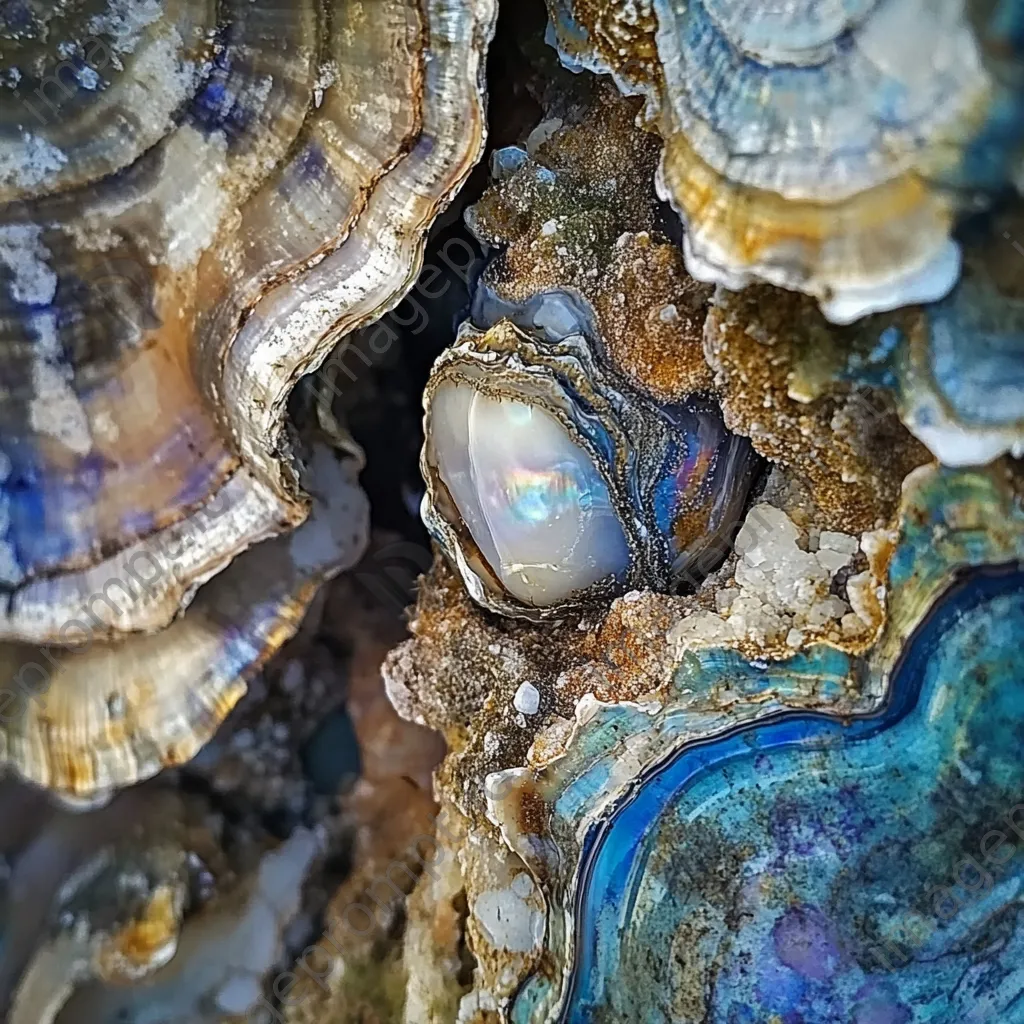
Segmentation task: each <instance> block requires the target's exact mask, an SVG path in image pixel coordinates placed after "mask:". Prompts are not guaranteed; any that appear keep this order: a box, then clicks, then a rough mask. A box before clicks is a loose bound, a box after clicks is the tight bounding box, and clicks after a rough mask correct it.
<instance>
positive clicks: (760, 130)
mask: <svg viewBox="0 0 1024 1024" xmlns="http://www.w3.org/2000/svg"><path fill="white" fill-rule="evenodd" d="M549 9H550V12H551V24H552V30H553V37H554V41H555V42H556V43H557V45H558V48H559V51H560V53H561V54H562V56H563V59H564V60H565V61H566V62H567V63H569V64H570V66H577V67H578V66H582V67H587V68H589V69H591V70H595V71H600V72H607V73H611V74H612V76H613V77H614V78H615V81H616V83H617V84H618V85H619V87H620V89H622V90H623V91H624V92H627V93H639V94H641V95H643V96H644V97H645V98H646V100H647V109H646V118H647V119H648V121H649V122H650V123H651V124H652V125H653V126H654V127H655V128H656V130H657V131H658V132H659V134H661V136H662V137H663V139H664V140H665V149H664V153H663V157H662V163H661V169H660V171H659V188H660V190H661V191H662V192H663V194H664V197H665V198H666V199H668V200H669V201H671V202H672V204H673V206H674V207H675V208H676V210H677V211H678V212H679V214H680V215H681V217H682V218H683V220H684V223H685V225H686V229H687V233H686V239H685V252H686V259H687V267H688V269H689V270H690V272H691V273H692V274H693V275H694V276H695V277H697V278H699V279H700V280H705V281H712V282H715V283H718V284H722V285H724V286H726V287H728V288H732V289H738V288H741V287H743V286H745V285H746V284H749V283H751V282H753V281H762V282H767V283H771V284H775V285H779V286H782V287H785V288H790V289H793V290H797V291H802V292H805V293H807V294H809V295H812V296H814V297H815V298H816V299H817V300H818V301H819V303H820V304H821V308H822V310H823V311H824V312H825V314H826V315H827V316H828V317H829V319H830V320H833V321H835V322H838V323H848V322H851V321H853V320H855V319H857V318H859V317H861V316H863V315H865V314H867V313H871V312H876V311H882V310H889V309H894V308H896V307H898V306H903V305H908V304H910V303H915V302H928V301H934V300H937V299H940V298H942V297H943V296H944V295H945V294H946V293H947V292H948V291H949V290H950V289H951V288H952V286H953V285H954V283H955V282H956V280H957V277H958V275H959V270H960V254H959V248H958V246H957V244H956V242H954V241H953V240H952V238H951V232H952V229H953V226H954V223H955V221H956V219H957V217H958V216H959V215H960V214H961V213H963V212H965V211H973V210H975V209H976V208H977V206H978V203H979V201H980V200H982V198H983V197H984V196H985V195H993V194H998V193H999V192H1000V191H1001V190H1003V189H1004V188H1006V187H1007V186H1009V185H1010V183H1011V182H1012V181H1013V180H1014V179H1015V178H1016V177H1018V176H1019V168H1020V165H1021V161H1022V151H1024V135H1022V129H1021V124H1022V123H1024V121H1022V118H1021V110H1022V104H1024V65H1022V62H1021V59H1020V48H1019V39H1020V31H1019V30H1020V24H1021V20H1022V19H1024V9H1022V8H1021V6H1020V4H1019V3H1017V2H1016V0H1004V2H1001V3H995V4H991V3H989V4H986V3H982V2H973V0H968V2H963V0H942V2H940V3H926V2H923V0H878V2H853V0H851V2H848V3H847V2H844V3H837V4H827V5H821V4H817V3H811V2H800V3H795V4H789V5H786V6H785V10H782V8H780V7H778V6H775V7H772V6H770V5H767V6H766V5H764V4H760V3H757V2H752V0H698V2H694V3H685V4H682V3H675V2H672V0H645V2H642V3H637V4H618V3H602V2H589V0H579V2H572V0H551V2H550V3H549Z"/></svg>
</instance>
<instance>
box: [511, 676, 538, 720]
mask: <svg viewBox="0 0 1024 1024" xmlns="http://www.w3.org/2000/svg"><path fill="white" fill-rule="evenodd" d="M512 706H513V707H514V708H515V709H516V711H519V712H520V713H521V714H524V715H535V714H537V709H538V708H539V707H540V691H539V690H538V689H537V687H536V686H534V685H533V683H522V684H521V685H520V687H519V689H518V690H516V695H515V696H514V697H513V698H512Z"/></svg>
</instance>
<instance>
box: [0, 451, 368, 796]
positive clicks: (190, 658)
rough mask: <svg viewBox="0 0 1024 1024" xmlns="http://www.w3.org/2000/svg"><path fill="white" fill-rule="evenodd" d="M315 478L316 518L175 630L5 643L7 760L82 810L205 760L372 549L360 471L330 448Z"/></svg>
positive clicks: (211, 587)
mask: <svg viewBox="0 0 1024 1024" xmlns="http://www.w3.org/2000/svg"><path fill="white" fill-rule="evenodd" d="M305 482H306V483H307V484H308V487H309V489H310V492H311V493H312V494H314V495H315V497H314V501H313V510H312V513H311V515H310V517H309V518H308V519H307V520H306V522H305V523H303V524H302V525H301V526H299V527H298V528H297V529H296V530H295V532H294V533H292V534H291V535H289V536H284V537H278V538H275V539H273V540H268V541H266V542H265V543H263V544H260V545H257V546H256V547H254V548H252V549H251V550H249V551H247V552H246V553H245V554H243V555H241V556H239V557H238V558H237V559H236V560H235V561H234V562H233V563H232V564H231V566H230V567H228V568H227V569H225V570H224V571H223V572H221V573H220V574H219V575H217V576H216V577H215V578H214V579H213V580H212V581H211V582H210V583H208V584H206V585H205V586H204V587H203V588H202V589H201V590H200V591H199V594H198V596H197V597H196V599H195V601H194V602H193V603H192V605H191V607H190V608H189V610H188V612H187V614H186V615H184V616H182V617H181V618H180V619H178V620H177V621H176V622H174V623H173V624H172V625H170V626H168V627H167V628H166V629H164V630H162V631H160V632H158V633H155V634H153V635H136V636H130V637H128V638H126V639H123V640H120V641H118V642H115V643H104V642H99V641H97V640H96V639H95V638H94V637H92V636H91V634H90V633H89V631H88V627H87V625H84V624H79V625H81V626H82V629H81V632H76V635H75V637H74V639H75V640H77V641H78V646H77V649H72V650H61V649H58V648H50V647H42V648H39V647H34V646H31V645H28V644H3V645H0V678H2V679H3V680H4V686H3V689H0V726H2V728H0V760H2V761H3V762H5V763H7V764H9V765H10V766H11V767H12V768H13V769H14V770H15V771H16V772H17V773H18V775H20V776H21V777H22V778H25V779H27V780H28V781H30V782H34V783H36V784H37V785H40V786H44V787H46V788H48V789H51V790H54V791H57V792H58V793H66V794H67V795H68V796H69V797H70V798H72V799H75V800H79V801H81V800H95V799H97V798H100V799H102V797H103V795H104V794H106V793H108V792H109V791H111V790H114V789H117V788H120V787H123V786H127V785H131V784H133V783H135V782H138V781H140V780H142V779H145V778H147V777H149V776H151V775H154V774H156V773H157V772H158V771H160V770H161V768H164V767H166V766H169V765H176V764H181V763H183V762H185V761H187V760H189V759H190V758H192V757H193V756H194V755H195V754H196V753H197V752H198V751H199V749H200V748H201V747H202V746H203V745H204V744H205V743H206V742H207V741H208V740H209V739H210V738H211V737H212V736H213V734H214V732H215V731H216V729H217V727H218V726H219V725H220V723H221V722H222V721H223V720H224V718H225V717H226V716H227V714H228V712H229V711H230V710H231V709H232V707H234V705H235V704H236V703H237V701H238V700H239V698H240V697H241V696H242V695H243V694H244V693H245V690H246V682H247V680H248V679H250V678H251V677H252V676H253V675H254V674H255V673H256V672H257V671H258V670H259V669H260V668H261V667H262V666H263V664H265V662H266V661H267V659H268V658H269V657H270V656H271V655H272V654H273V653H274V652H275V651H277V650H278V648H279V647H280V646H281V644H282V643H283V642H284V641H285V640H287V639H288V638H289V637H290V636H291V635H292V634H293V633H294V632H295V630H296V629H297V628H298V626H299V623H300V622H301V620H302V616H303V614H304V612H305V610H306V607H307V606H308V604H309V602H310V601H311V600H312V598H313V597H314V595H315V594H316V591H317V590H318V588H319V586H320V585H321V584H322V583H323V582H324V581H325V580H327V579H330V578H331V577H333V576H334V575H336V574H337V573H339V572H340V571H342V570H343V569H345V568H348V567H349V566H351V565H353V564H354V563H355V562H356V561H357V560H358V558H359V556H360V555H361V553H362V551H363V548H364V547H365V543H366V538H367V535H368V530H369V507H368V503H367V500H366V497H365V495H364V494H363V493H362V491H361V490H360V489H359V487H358V485H357V483H356V482H355V472H354V467H353V465H352V464H351V463H350V462H345V463H339V462H338V461H337V458H336V456H335V455H334V454H333V453H331V452H330V451H329V450H328V449H327V448H325V447H323V446H318V447H317V448H316V449H315V450H314V453H313V457H312V460H311V467H310V474H309V476H308V478H306V480H305Z"/></svg>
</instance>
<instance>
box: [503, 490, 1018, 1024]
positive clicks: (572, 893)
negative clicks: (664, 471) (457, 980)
mask: <svg viewBox="0 0 1024 1024" xmlns="http://www.w3.org/2000/svg"><path fill="white" fill-rule="evenodd" d="M928 472H929V473H930V474H931V477H930V479H929V482H928V483H926V484H925V486H924V487H923V488H921V489H920V490H919V491H918V492H917V494H916V495H914V496H912V500H911V504H910V505H909V506H908V507H907V508H906V509H905V512H904V521H903V525H902V531H901V537H900V541H899V544H898V545H897V548H896V550H895V552H894V554H893V557H892V560H891V562H890V568H889V580H888V588H889V624H888V625H887V627H886V630H885V631H884V632H883V635H882V636H881V637H880V638H879V640H878V641H877V643H876V645H875V647H874V648H873V649H872V650H871V651H869V652H867V653H866V654H865V655H863V656H852V655H847V654H844V653H842V652H840V651H837V650H834V649H831V648H828V647H825V646H816V647H812V648H810V649H809V650H808V651H805V652H802V653H801V654H799V655H797V656H795V657H794V658H792V659H790V660H789V661H784V662H774V663H772V662H769V663H758V662H748V661H746V660H745V659H744V658H743V657H742V656H740V655H739V654H738V653H736V652H730V651H722V650H714V649H712V650H704V651H696V652H691V653H690V654H689V655H688V656H687V657H686V659H684V663H683V664H682V665H681V666H680V668H679V670H678V672H677V679H676V682H675V687H676V690H675V694H676V695H675V696H673V694H671V693H670V694H669V699H668V702H667V703H668V710H665V711H662V712H659V713H658V714H657V716H656V719H655V721H654V722H652V720H651V713H650V712H649V711H644V710H643V709H642V708H640V707H638V706H636V705H621V706H620V705H612V706H609V707H605V708H603V709H601V712H600V713H599V714H598V715H597V716H595V717H594V718H593V719H592V720H591V722H590V723H589V724H588V725H587V726H586V727H585V728H583V729H582V730H581V731H580V734H579V735H578V736H577V737H576V739H575V740H574V743H573V746H572V747H571V748H570V751H569V754H568V755H567V757H566V758H565V759H564V762H563V763H561V764H556V765H555V766H554V768H553V770H552V771H553V774H554V775H555V776H556V778H555V779H554V781H553V782H552V780H551V779H550V778H549V779H547V781H546V782H545V781H543V780H542V781H541V783H540V784H539V790H540V792H542V793H543V794H544V796H545V799H547V800H548V802H549V805H550V808H551V819H550V822H549V825H548V826H547V827H548V829H549V831H550V837H551V838H552V839H553V840H554V843H555V845H556V846H558V847H559V849H560V850H561V851H562V852H563V854H564V853H566V852H569V851H570V849H571V847H570V845H569V842H570V841H569V839H568V838H567V837H571V836H572V835H574V834H579V832H578V830H579V828H580V825H581V823H587V827H586V830H585V839H584V842H583V848H582V850H581V851H578V852H579V856H578V859H577V862H576V863H575V864H568V865H566V864H564V863H563V864H561V865H559V858H558V857H553V858H549V860H548V865H549V866H551V870H552V876H551V879H550V881H549V883H548V890H549V897H550V899H551V903H552V905H553V906H554V907H555V912H553V913H551V914H550V915H549V925H548V937H547V942H546V945H547V947H548V949H549V950H551V951H552V952H553V953H554V955H555V959H556V961H557V959H558V956H559V954H560V953H563V952H564V955H565V956H566V957H567V958H568V960H569V963H568V964H567V970H566V972H565V974H564V976H563V979H562V980H563V987H562V991H561V993H560V994H558V993H557V992H556V989H558V988H559V986H558V983H557V982H556V983H555V984H554V986H552V980H551V978H550V976H549V975H548V974H546V973H543V972H538V973H537V974H535V975H534V976H533V977H532V978H530V979H529V980H528V981H527V983H526V984H525V985H524V986H523V988H522V989H521V990H520V993H519V995H518V997H517V1000H516V1002H515V1004H514V1007H513V1012H512V1019H513V1020H515V1021H516V1022H517V1024H526V1022H531V1024H532V1022H539V1021H542V1020H543V1021H554V1020H558V1021H559V1022H560V1024H582V1022H587V1024H604V1022H610V1021H642V1022H645V1024H647V1022H650V1024H662V1022H668V1021H675V1022H701V1024H705V1022H706V1024H766V1022H771V1024H833V1022H834V1024H840V1022H841V1024H946V1022H948V1024H953V1022H961V1021H969V1022H973V1024H982V1022H993V1024H994V1022H999V1024H1019V1022H1022V1021H1024V915H1022V910H1024V759H1022V757H1021V752H1022V750H1024V687H1022V685H1021V679H1022V676H1024V652H1022V651H1021V647H1020V643H1019V638H1020V636H1021V635H1022V633H1024V518H1022V515H1021V509H1020V504H1019V500H1018V499H1017V498H1015V497H1012V496H1009V495H1008V494H1007V493H1006V492H1003V493H1002V494H1001V496H1000V488H999V487H998V485H997V484H996V483H995V481H996V480H997V479H998V477H997V475H995V474H991V475H988V474H981V473H966V472H960V473H956V472H952V471H949V470H945V471H943V470H935V471H928ZM844 685H845V686H847V687H851V686H852V687H853V688H854V689H855V690H856V689H859V690H860V691H862V692H864V693H871V692H884V693H885V694H886V697H885V699H884V701H877V702H875V703H874V704H873V705H871V704H870V702H869V704H867V705H863V706H862V708H861V709H859V710H857V711H856V712H855V713H852V714H850V713H843V712H840V711H839V710H838V709H839V703H838V702H839V700H840V693H841V691H842V688H843V686H844ZM695 686H703V687H704V688H705V689H710V688H714V687H718V688H721V689H722V690H724V691H726V692H728V693H730V694H733V695H734V696H735V697H737V698H739V699H740V701H741V703H739V704H737V703H733V704H732V710H731V711H729V712H728V713H726V714H722V715H710V716H707V722H708V725H707V727H705V728H704V729H703V730H696V729H695V728H694V723H695V721H696V718H695V713H694V711H693V708H692V706H691V707H690V709H689V710H687V707H686V706H685V702H684V701H683V699H682V697H681V695H682V694H684V693H693V692H694V687H695ZM879 687H881V690H880V691H879V690H878V688H879ZM809 695H813V700H808V696H809ZM770 696H774V697H775V699H776V700H777V702H778V703H777V704H776V705H774V706H773V709H772V710H771V711H770V713H768V714H766V715H765V714H762V715H761V716H760V717H759V718H757V719H756V720H750V717H749V715H746V713H745V712H744V711H743V708H742V701H743V700H744V699H749V700H750V701H751V706H753V705H755V704H757V703H758V699H759V698H766V697H770ZM673 701H676V702H677V704H678V706H677V707H676V708H675V709H673V708H672V706H671V705H672V703H673ZM809 707H813V710H809V709H808V708H809ZM830 707H831V711H830V710H829V708H830ZM745 715H746V717H745ZM694 735H696V739H694V738H692V737H693V736H694ZM645 736H646V737H647V739H648V740H649V745H648V746H647V747H646V748H641V747H640V746H639V745H638V742H640V741H643V740H644V737H645ZM685 736H689V737H691V738H690V739H688V740H685V742H680V739H679V738H680V737H684V738H685ZM673 737H675V740H674V739H673ZM624 749H629V750H631V751H637V750H640V749H646V750H648V751H657V750H659V749H660V750H661V751H662V756H661V757H660V758H659V757H654V758H651V757H649V755H645V756H646V757H647V764H648V765H649V767H648V768H647V770H646V771H645V772H643V773H642V774H641V775H640V776H639V777H638V778H637V779H636V781H635V783H634V784H633V785H632V786H631V787H630V788H629V789H627V790H626V791H625V792H624V795H623V796H622V798H621V799H619V800H618V801H617V802H616V803H615V804H614V805H613V806H612V807H611V808H610V810H608V811H606V812H604V813H601V812H600V810H595V809H596V808H599V806H600V800H601V796H602V794H603V793H605V792H606V791H607V779H608V778H609V775H610V769H611V764H612V762H613V761H614V760H615V759H616V757H618V756H621V753H620V752H621V751H622V750H624ZM570 856H571V854H570ZM562 859H563V861H564V859H565V858H564V857H563V858H562ZM567 872H571V877H568V876H567ZM560 904H561V906H562V907H563V908H564V911H565V914H564V916H561V915H560V914H559V913H558V912H557V911H558V908H559V905H560Z"/></svg>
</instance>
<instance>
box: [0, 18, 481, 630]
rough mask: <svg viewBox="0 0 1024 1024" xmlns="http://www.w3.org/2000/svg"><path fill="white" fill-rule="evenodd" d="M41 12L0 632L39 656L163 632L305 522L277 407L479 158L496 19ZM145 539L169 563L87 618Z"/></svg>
mask: <svg viewBox="0 0 1024 1024" xmlns="http://www.w3.org/2000/svg"><path fill="white" fill-rule="evenodd" d="M32 11H33V12H35V13H32V14H28V15H26V18H27V19H28V24H27V26H21V25H19V26H17V27H15V26H14V25H13V24H12V25H10V26H8V27H7V29H6V34H7V36H8V37H9V38H8V39H7V42H6V45H5V54H4V55H5V62H6V64H7V67H8V76H7V80H6V85H5V87H4V89H5V93H6V94H7V97H8V100H7V102H5V104H4V109H5V121H6V122H7V123H6V132H5V136H4V139H3V141H2V142H0V146H2V149H0V181H2V187H3V193H2V195H3V197H4V199H5V200H6V201H7V202H6V205H5V206H4V207H3V209H2V214H0V264H2V266H3V276H4V287H3V288H2V298H0V302H2V307H0V308H2V312H0V337H2V338H3V349H2V353H0V359H2V372H0V379H2V381H3V388H2V392H0V437H2V444H0V448H2V455H0V509H2V517H0V523H2V525H3V530H2V533H0V537H2V540H0V576H2V581H3V584H4V586H5V588H6V590H7V593H8V599H7V601H6V602H5V607H4V609H3V612H2V614H0V637H3V638H7V639H16V640H25V641H29V642H38V643H49V642H60V641H61V640H62V639H63V637H62V636H61V628H62V627H63V625H64V624H65V622H66V621H67V620H69V619H79V618H83V617H84V616H85V615H87V614H88V613H90V612H92V613H93V616H94V618H95V620H96V625H95V628H96V631H97V634H98V635H103V634H107V635H111V636H113V635H116V634H118V633H124V632H131V631H139V630H154V629H158V628H162V627H163V626H165V625H167V623H168V622H169V621H170V620H171V619H172V618H173V617H174V615H175V614H176V613H177V612H178V611H179V609H180V608H181V607H183V606H184V605H185V604H187V603H188V601H189V599H190V598H191V596H192V594H193V593H194V591H195V589H196V587H197V586H198V585H199V584H200V583H202V582H203V581H204V580H205V579H207V578H209V577H210V576H212V575H213V574H214V573H216V572H218V571H219V570H221V569H223V568H224V567H225V566H226V565H227V564H228V562H229V561H230V560H231V558H232V557H233V556H234V555H236V554H237V553H238V552H240V551H242V550H244V549H245V548H246V547H249V546H250V545H252V544H254V543H255V542H257V541H259V540H262V539H264V538H266V537H269V536H272V535H273V534H276V533H280V532H281V531H283V530H285V529H287V528H291V527H294V526H295V525H297V524H298V523H299V522H301V521H302V520H303V519H304V518H305V517H306V515H307V514H308V511H309V500H308V497H307V496H306V495H304V494H303V493H302V491H301V488H300V486H299V482H298V479H297V475H296V472H295V469H294V467H293V466H292V464H291V461H290V459H289V457H288V456H289V447H290V441H289V439H288V436H287V434H286V431H285V429H284V410H285V402H286V400H287V397H288V395H289V393H290V391H291V389H292V386H293V385H294V383H295V381H296V380H297V379H298V377H299V376H301V375H302V374H304V373H308V372H309V371H311V370H313V369H315V368H316V367H317V365H318V364H319V363H320V362H322V361H323V360H324V359H325V357H326V356H327V355H328V353H329V352H330V351H331V349H332V347H333V345H334V343H335V342H336V340H337V339H338V338H339V337H340V336H341V335H343V334H344V333H346V332H347V331H349V330H351V329H353V328H355V327H357V326H359V325H360V324H362V323H365V322H367V321H368V320H371V319H373V318H374V317H376V316H378V315H380V313H382V312H383V311H384V310H386V309H387V308H389V307H390V306H392V305H394V303H395V302H397V301H398V299H399V298H400V297H401V295H402V294H403V292H404V290H405V289H406V288H407V286H408V285H409V284H410V283H411V280H412V279H413V277H414V276H415V270H416V265H417V263H418V260H419V258H420V246H421V241H422V237H423V233H424V230H425V228H426V227H427V226H428V225H429V223H430V222H431V220H432V218H433V217H434V215H435V214H436V213H437V211H438V209H439V208H440V207H441V206H442V205H443V204H444V202H445V201H446V200H447V199H448V197H449V196H450V195H451V193H452V192H453V190H454V189H456V188H457V187H458V186H459V184H461V182H462V180H463V179H464V177H465V175H466V174H467V173H468V170H469V168H470V167H471V165H472V164H473V162H474V161H475V159H476V157H477V155H478V153H479V150H480V147H481V145H482V137H483V121H482V116H483V115H482V103H481V96H482V92H481V85H480V82H479V73H480V61H481V57H482V53H483V49H484V47H485V44H486V42H487V39H488V36H489V32H490V28H491V23H492V21H493V16H494V11H493V8H492V5H491V4H490V3H488V2H486V0H480V2H477V3H473V4H470V5H468V6H467V5H465V4H453V3H450V2H444V0H441V2H433V3H431V4H428V5H426V7H425V8H424V9H423V10H421V9H420V7H419V6H418V5H416V4H412V3H409V2H407V0H387V2H384V3H379V4H374V5H372V7H369V8H367V7H365V6H364V5H362V4H357V3H350V2H347V0H332V2H330V3H319V2H313V0H303V2H300V3H298V4H294V5H288V6H287V7H277V6H273V5H272V6H269V7H267V6H261V7H260V8H259V9H256V8H255V7H252V5H242V6H239V7H238V8H237V9H235V8H234V7H232V8H231V10H230V11H229V12H228V13H226V14H225V15H224V16H223V17H221V16H219V15H215V13H214V11H213V9H212V8H210V7H209V6H207V5H193V4H188V5H184V6H182V5H170V6H167V5H163V4H149V5H146V6H145V7H144V8H143V9H135V8H134V7H132V6H131V5H126V4H122V3H116V2H113V0H111V2H110V3H107V4H103V5H99V11H98V13H97V11H96V10H94V7H93V6H90V7H89V8H87V9H83V10H82V11H81V12H78V13H76V14H63V13H61V11H60V10H58V9H55V10H54V11H52V12H49V13H47V12H43V11H40V12H36V9H35V7H33V8H32ZM211 506H213V507H221V506H226V508H225V513H226V516H225V517H223V518H221V520H220V522H219V524H218V526H217V528H215V529H214V530H212V531H207V532H206V533H205V534H204V535H203V536H202V538H201V539H200V540H198V542H194V543H191V544H188V545H180V544H179V543H178V542H179V540H180V537H181V535H182V534H183V533H184V532H186V531H187V529H188V526H187V524H188V521H189V519H190V517H194V516H196V515H198V514H199V513H201V512H202V510H203V509H206V508H209V507H211ZM161 543H168V544H171V545H174V546H176V547H180V548H181V553H180V555H178V556H177V557H176V558H175V564H174V571H173V572H170V573H167V574H166V575H165V576H164V577H163V578H162V579H161V580H160V581H159V583H158V584H157V585H156V586H155V587H153V588H152V590H150V591H147V592H146V593H144V594H142V595H140V596H139V598H138V599H137V600H133V601H131V602H129V603H128V606H127V607H118V606H115V607H109V606H107V607H103V606H101V603H95V602H94V604H97V607H96V608H95V610H94V609H93V608H92V607H91V606H90V600H91V598H92V596H93V595H95V594H96V593H97V591H100V592H102V590H103V588H104V587H105V586H106V585H107V584H108V581H118V583H120V585H121V586H124V587H128V588H130V587H131V570H132V567H133V564H134V561H133V560H138V559H140V558H144V557H145V554H146V553H147V552H149V551H151V550H153V549H154V548H156V547H158V546H159V545H160V544H161Z"/></svg>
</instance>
